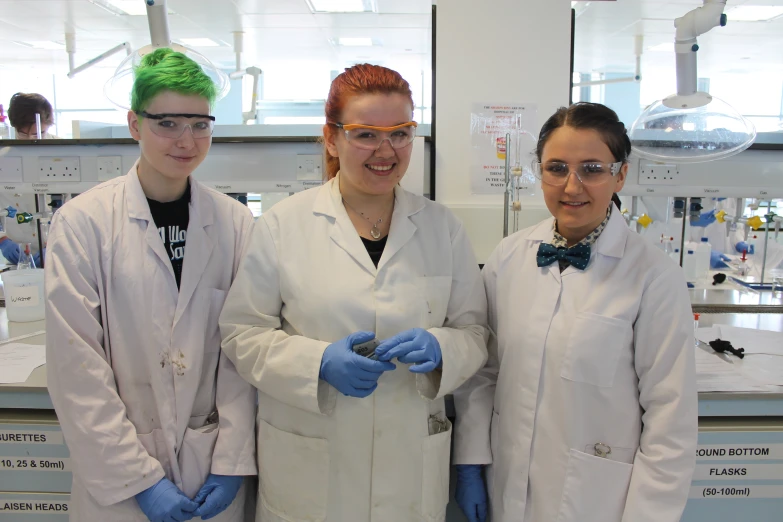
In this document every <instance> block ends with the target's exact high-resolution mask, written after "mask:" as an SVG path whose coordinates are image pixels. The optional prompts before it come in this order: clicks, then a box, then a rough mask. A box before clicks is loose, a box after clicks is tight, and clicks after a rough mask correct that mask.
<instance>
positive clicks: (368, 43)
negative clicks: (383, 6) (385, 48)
mask: <svg viewBox="0 0 783 522" xmlns="http://www.w3.org/2000/svg"><path fill="white" fill-rule="evenodd" d="M337 45H342V46H343V47H372V46H373V42H372V38H338V40H337Z"/></svg>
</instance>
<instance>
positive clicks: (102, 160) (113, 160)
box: [95, 156, 122, 181]
mask: <svg viewBox="0 0 783 522" xmlns="http://www.w3.org/2000/svg"><path fill="white" fill-rule="evenodd" d="M95 163H96V168H97V169H98V181H108V180H110V179H112V178H116V177H117V176H122V156H98V157H97V158H96V161H95Z"/></svg>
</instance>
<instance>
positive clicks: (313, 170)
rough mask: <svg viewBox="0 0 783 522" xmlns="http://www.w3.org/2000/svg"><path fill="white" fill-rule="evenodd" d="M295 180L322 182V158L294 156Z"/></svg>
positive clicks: (308, 155) (317, 155) (306, 155)
mask: <svg viewBox="0 0 783 522" xmlns="http://www.w3.org/2000/svg"><path fill="white" fill-rule="evenodd" d="M296 179H297V180H319V181H320V180H322V179H323V156H321V155H319V154H298V155H297V156H296Z"/></svg>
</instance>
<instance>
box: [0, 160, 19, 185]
mask: <svg viewBox="0 0 783 522" xmlns="http://www.w3.org/2000/svg"><path fill="white" fill-rule="evenodd" d="M23 181H24V176H23V172H22V158H20V157H15V156H11V157H9V156H4V157H0V182H2V183H21V182H23Z"/></svg>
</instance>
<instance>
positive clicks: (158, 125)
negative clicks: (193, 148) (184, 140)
mask: <svg viewBox="0 0 783 522" xmlns="http://www.w3.org/2000/svg"><path fill="white" fill-rule="evenodd" d="M137 114H138V115H139V116H141V117H143V118H148V119H149V120H150V130H152V132H154V133H155V134H157V135H158V136H160V137H162V138H171V139H177V138H179V137H180V136H182V134H183V133H184V132H185V129H187V128H189V129H190V132H191V134H192V135H193V138H195V139H199V138H209V137H210V136H212V131H213V130H214V129H215V117H214V116H209V115H208V114H178V113H163V114H150V113H149V112H146V111H141V112H139V113H137Z"/></svg>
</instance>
